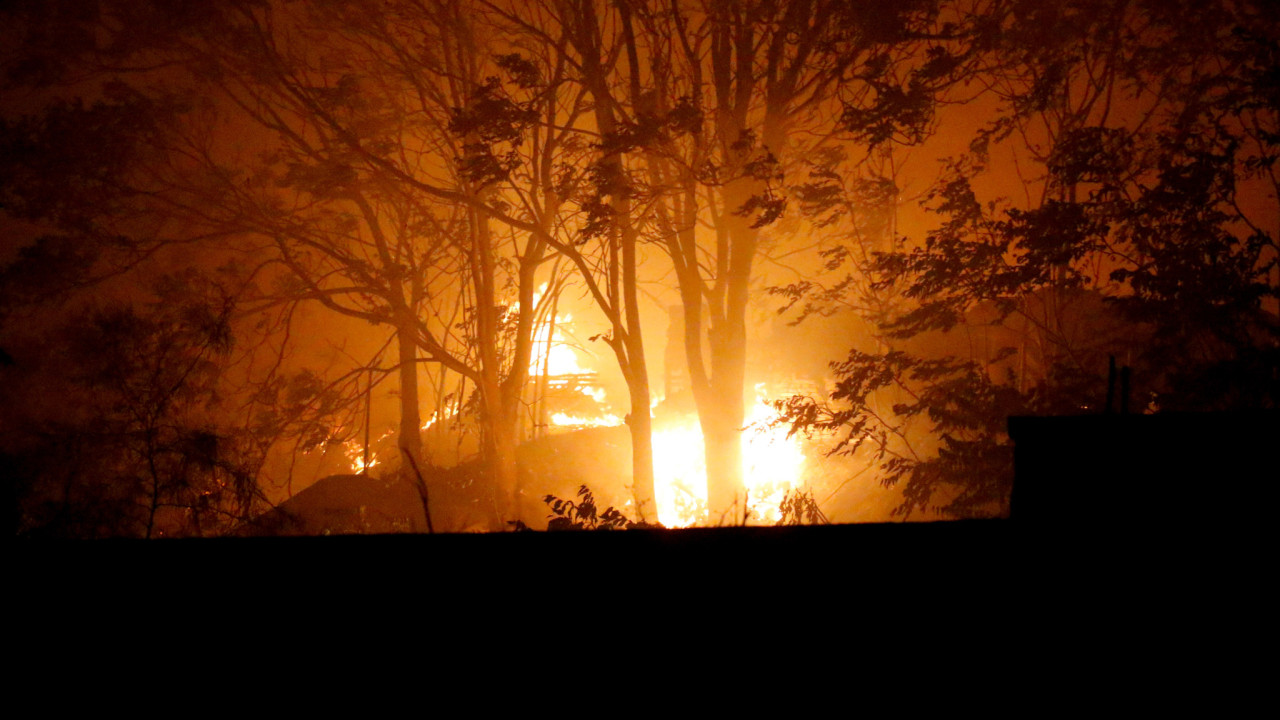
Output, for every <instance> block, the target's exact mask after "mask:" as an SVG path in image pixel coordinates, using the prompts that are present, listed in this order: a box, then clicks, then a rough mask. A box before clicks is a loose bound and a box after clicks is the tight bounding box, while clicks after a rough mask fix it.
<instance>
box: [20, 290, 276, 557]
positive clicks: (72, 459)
mask: <svg viewBox="0 0 1280 720" xmlns="http://www.w3.org/2000/svg"><path fill="white" fill-rule="evenodd" d="M161 295H162V297H163V298H164V300H163V301H161V302H158V303H157V304H155V305H153V306H150V307H143V308H139V307H136V306H132V305H126V304H109V305H104V306H101V307H95V308H91V309H89V310H87V311H85V312H84V313H82V314H81V315H80V316H78V317H76V318H75V319H74V320H72V321H71V322H69V323H67V324H66V325H65V326H64V327H63V328H61V329H60V331H59V337H58V338H57V339H56V342H57V343H58V344H59V345H61V346H62V347H63V348H64V350H63V352H64V353H65V355H64V357H62V358H60V359H59V360H60V361H59V360H55V361H54V362H53V363H52V364H53V367H40V366H38V365H33V364H31V363H30V362H29V361H28V362H20V363H16V364H15V366H14V367H12V368H8V369H7V370H6V372H7V373H14V374H16V373H19V372H24V373H26V376H25V378H24V379H25V381H27V382H47V378H42V377H41V374H42V373H47V372H53V373H55V374H57V375H59V376H61V380H62V382H61V384H60V385H61V387H60V388H59V390H58V391H57V395H56V397H51V398H46V401H47V402H58V403H65V404H67V407H69V408H74V411H64V412H62V413H61V414H60V415H58V416H56V417H53V418H50V419H43V420H42V419H41V418H40V416H39V415H35V416H31V415H30V414H29V415H28V417H27V418H26V422H25V423H24V425H25V428H24V429H25V432H24V436H25V440H24V439H22V438H18V439H14V440H12V441H14V442H18V443H21V444H22V447H21V449H20V450H19V451H18V452H16V453H15V457H16V462H17V464H18V465H19V467H20V468H21V469H22V473H21V477H22V483H21V492H20V499H19V500H20V503H19V504H20V506H21V508H22V517H21V518H20V520H19V528H18V530H19V532H20V533H21V534H29V535H54V536H71V537H98V536H127V537H156V536H160V535H205V534H217V533H219V532H221V531H223V530H225V529H227V528H229V527H231V526H232V525H234V524H235V523H236V522H239V521H241V520H243V519H244V518H246V517H247V516H248V515H249V513H250V512H251V511H252V510H253V508H254V507H255V501H257V500H258V499H259V496H258V488H257V477H256V468H257V465H258V464H259V463H260V462H261V455H260V453H259V452H258V450H259V448H258V447H257V445H256V444H255V442H254V441H253V440H254V438H253V437H252V434H251V433H247V432H246V431H245V430H244V429H237V428H235V427H229V426H225V425H222V424H220V423H219V420H218V417H219V415H218V408H219V406H220V404H221V402H222V400H223V395H222V393H223V388H222V374H223V370H224V367H225V364H226V361H227V359H228V356H229V353H230V351H231V349H232V343H233V341H232V337H231V335H230V325H229V319H230V316H231V313H232V310H233V307H234V304H233V303H231V302H230V300H229V299H227V298H222V299H221V300H219V301H217V302H212V303H206V302H199V301H197V300H196V299H195V298H192V297H189V296H188V297H186V298H185V302H175V300H176V296H174V295H172V293H171V292H165V291H163V289H162V292H161ZM24 360H25V359H24ZM25 405H26V408H27V412H28V413H31V412H32V408H31V407H30V400H28V401H27V402H26V404H25ZM15 410H16V409H15ZM11 417H12V416H11ZM14 419H16V418H14Z"/></svg>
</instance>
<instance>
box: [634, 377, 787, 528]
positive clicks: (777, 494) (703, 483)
mask: <svg viewBox="0 0 1280 720" xmlns="http://www.w3.org/2000/svg"><path fill="white" fill-rule="evenodd" d="M761 389H762V388H761V387H760V386H757V388H756V392H757V397H756V403H755V406H754V407H753V408H752V409H751V412H750V415H749V416H748V417H747V428H746V430H744V431H743V436H742V477H743V482H744V484H745V485H746V488H747V507H748V509H749V510H750V513H751V514H750V517H751V519H752V520H753V521H755V522H763V523H772V522H775V521H777V520H778V519H779V517H780V516H781V512H780V510H779V507H778V506H779V504H780V503H781V502H782V498H783V496H784V495H785V493H786V492H787V490H790V489H794V488H797V487H799V485H800V483H801V479H802V472H803V470H804V461H805V458H804V452H803V451H802V450H801V448H800V445H799V443H797V442H796V440H795V438H788V437H787V430H786V428H783V427H770V426H769V422H770V421H772V420H774V419H776V418H777V411H776V410H774V409H773V408H772V407H770V406H769V405H768V404H767V403H766V402H765V399H764V397H763V396H762V395H761ZM703 453H704V450H703V444H702V428H701V427H700V426H699V425H698V421H697V418H696V417H688V418H685V419H684V420H682V421H681V422H680V423H678V424H676V425H672V426H667V427H665V428H662V429H660V430H654V433H653V475H654V479H653V482H654V494H655V495H656V496H657V497H656V501H657V504H658V521H659V522H661V523H662V524H663V525H665V526H667V527H689V526H692V525H696V524H698V523H700V522H707V521H708V520H709V518H707V517H706V507H707V480H706V478H707V466H706V458H705V456H704V454H703Z"/></svg>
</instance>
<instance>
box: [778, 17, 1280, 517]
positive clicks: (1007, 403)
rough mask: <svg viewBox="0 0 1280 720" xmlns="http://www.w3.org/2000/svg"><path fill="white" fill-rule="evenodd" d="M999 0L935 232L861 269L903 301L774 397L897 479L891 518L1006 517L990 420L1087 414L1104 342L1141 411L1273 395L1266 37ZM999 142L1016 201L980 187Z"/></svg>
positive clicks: (1221, 24)
mask: <svg viewBox="0 0 1280 720" xmlns="http://www.w3.org/2000/svg"><path fill="white" fill-rule="evenodd" d="M1010 8H1011V12H1012V14H1011V15H1010V16H1008V17H1006V18H1003V19H1002V18H1000V17H999V16H993V18H992V22H993V23H995V27H1000V30H999V31H998V32H996V33H994V34H993V35H992V43H993V44H992V46H991V54H990V56H989V58H990V63H989V64H988V65H987V67H986V68H984V71H983V72H984V73H985V74H986V76H987V77H988V79H989V87H990V88H991V89H992V92H993V93H994V94H995V95H996V96H997V98H998V100H999V101H1000V102H1001V109H1000V112H999V113H998V114H997V115H996V116H994V118H993V119H992V120H990V121H989V122H988V124H987V125H986V126H984V127H983V128H982V129H981V130H980V131H979V132H978V134H977V137H976V139H975V140H974V142H973V143H972V145H971V147H970V152H969V153H966V154H964V155H962V156H959V157H956V158H953V159H952V160H951V161H950V162H949V163H948V164H947V165H946V168H945V172H944V174H943V176H942V178H941V180H940V182H939V183H938V184H937V185H936V186H935V187H934V188H933V189H932V190H931V191H930V192H929V193H928V194H927V195H926V198H925V202H926V206H927V207H928V208H929V209H930V210H931V211H932V212H934V213H935V214H936V215H937V216H938V218H939V222H938V224H937V226H936V227H935V229H933V230H932V231H930V232H929V233H928V234H927V236H926V237H925V238H924V239H923V242H922V243H917V242H912V241H910V240H908V239H905V238H900V239H898V240H897V241H896V244H895V247H894V248H893V249H892V250H891V251H889V252H885V253H880V254H877V255H875V256H873V257H872V258H871V259H870V261H869V262H867V263H866V264H865V265H863V266H862V267H861V268H860V269H861V271H863V272H865V273H866V274H867V275H868V276H869V277H870V278H872V281H873V282H872V289H873V290H875V291H877V292H879V293H882V294H883V295H885V296H896V297H899V298H902V299H904V300H906V301H907V302H908V303H910V304H908V305H907V306H906V307H904V308H902V309H901V311H899V312H896V313H894V314H892V315H891V316H889V317H886V318H884V319H883V321H882V323H881V326H880V327H881V332H882V335H881V336H880V338H878V341H877V347H876V348H875V349H874V350H873V349H870V348H862V349H854V350H852V351H851V352H850V353H849V355H848V357H847V358H846V359H845V360H844V361H843V362H839V363H835V364H833V366H832V368H833V370H834V372H835V375H836V377H837V386H836V389H835V391H834V392H833V393H832V394H831V395H830V396H829V397H827V398H804V397H797V398H792V399H790V400H788V401H785V402H783V403H780V408H781V410H782V411H783V413H784V415H785V416H786V417H787V418H788V420H789V421H790V422H791V423H792V425H793V432H801V431H804V432H826V433H832V434H834V436H835V440H834V444H833V447H832V451H833V452H838V453H847V454H860V456H861V457H863V458H864V459H865V460H866V462H868V463H872V464H875V465H876V466H877V467H878V469H879V470H880V479H881V481H882V482H883V483H884V484H886V485H893V486H899V487H901V490H902V492H903V502H902V504H901V505H900V507H899V508H898V509H897V512H898V513H899V514H901V515H904V516H906V515H910V514H911V513H913V512H921V511H925V512H939V513H942V514H944V515H949V516H962V517H971V516H987V515H993V514H1001V513H1004V512H1006V511H1007V507H1008V495H1009V490H1010V488H1011V483H1012V452H1011V451H1012V448H1011V445H1010V442H1009V438H1008V436H1007V434H1006V422H1007V418H1008V417H1009V416H1010V415H1050V414H1052V415H1059V414H1073V413H1080V412H1099V411H1102V410H1103V408H1104V402H1103V399H1102V396H1103V394H1104V392H1103V391H1104V389H1105V388H1106V386H1107V360H1108V356H1113V357H1117V358H1120V359H1121V362H1122V363H1124V364H1127V365H1131V366H1132V369H1133V377H1134V387H1133V390H1132V393H1133V395H1134V396H1135V398H1136V400H1137V402H1136V403H1135V406H1136V407H1137V408H1139V409H1144V410H1147V411H1154V410H1157V409H1163V410H1169V409H1177V410H1224V409H1240V408H1276V407H1278V406H1280V372H1278V370H1277V369H1278V368H1280V320H1278V318H1277V314H1276V310H1275V308H1276V303H1277V300H1278V299H1280V285H1278V284H1277V281H1276V277H1277V275H1276V269H1277V257H1278V255H1280V246H1278V245H1277V238H1276V236H1275V234H1274V233H1275V229H1274V228H1270V229H1267V228H1269V227H1270V226H1269V225H1267V222H1266V221H1264V220H1263V218H1265V217H1266V213H1267V212H1271V213H1274V211H1275V205H1274V202H1275V197H1276V194H1275V191H1276V189H1277V184H1276V176H1275V175H1274V173H1272V172H1271V171H1270V166H1271V164H1272V162H1273V159H1274V158H1275V157H1276V156H1277V153H1278V151H1280V134H1277V129H1280V126H1278V125H1277V122H1278V120H1280V119H1278V118H1277V114H1276V110H1275V106H1274V103H1273V102H1269V101H1266V100H1263V99H1262V98H1264V97H1271V98H1274V94H1273V87H1274V77H1275V73H1276V66H1277V59H1278V58H1280V53H1278V52H1277V47H1280V46H1277V41H1276V38H1275V36H1274V33H1273V32H1268V31H1267V30H1266V28H1265V20H1263V19H1262V17H1261V15H1259V14H1258V11H1259V8H1256V7H1254V5H1253V4H1251V3H1241V4H1239V5H1238V6H1237V5H1233V6H1231V8H1229V9H1226V10H1223V9H1213V8H1206V7H1202V5H1201V4H1199V3H1190V4H1187V5H1185V6H1179V7H1177V8H1172V7H1166V6H1165V5H1164V4H1159V3H1151V4H1148V3H1137V4H1133V3H1129V4H1126V3H1119V2H1117V3H1109V2H1104V3H1091V2H1079V3H1075V2H1071V3H1054V4H1045V3H1037V2H1025V3H1022V2H1015V3H1013V4H1012V5H1011V6H1010ZM1201 10H1212V11H1211V12H1207V13H1206V14H1205V15H1204V17H1203V18H1201V17H1200V16H1199V15H1196V17H1197V20H1196V21H1195V22H1188V18H1190V17H1191V16H1192V15H1193V14H1195V13H1198V12H1199V11H1201ZM1000 23H1009V24H1007V25H1004V26H1003V27H1001V26H1000ZM1264 68H1265V69H1264ZM1120 107H1123V108H1124V111H1123V112H1121V111H1119V110H1118V109H1117V108H1120ZM1015 138H1016V140H1017V141H1016V142H1015ZM999 154H1004V155H1005V156H1006V157H1007V156H1009V155H1012V156H1013V160H1014V161H1017V162H1020V163H1022V165H1021V166H1020V167H1021V168H1022V170H1021V172H1022V174H1021V177H1022V181H1023V183H1024V185H1026V192H1025V197H1026V203H1025V204H1023V205H1017V204H1015V203H1014V202H1013V201H1011V200H1009V199H1007V198H1000V197H995V198H990V197H989V195H990V191H989V190H987V189H985V188H986V184H987V176H988V173H989V172H991V170H992V169H993V168H994V167H996V160H995V159H994V158H996V157H997V156H998V155H999ZM1004 162H1006V163H1007V162H1009V160H1005V161H1004ZM1028 166H1030V167H1034V168H1036V169H1037V170H1038V171H1039V172H1040V174H1038V175H1035V174H1030V173H1027V171H1026V168H1027V167H1028ZM1264 167H1265V168H1267V169H1266V170H1263V169H1262V168H1264ZM1245 193H1249V194H1250V202H1253V203H1256V202H1257V198H1260V197H1262V196H1263V195H1264V194H1266V195H1269V196H1270V198H1271V199H1270V200H1269V201H1268V203H1269V204H1268V205H1266V207H1265V208H1264V209H1259V208H1258V207H1254V206H1251V205H1250V202H1246V201H1245V199H1244V194H1245ZM849 257H854V254H853V253H850V254H849ZM800 290H801V292H786V291H783V292H779V293H778V294H781V295H784V296H786V297H788V298H789V299H791V301H792V302H793V303H794V302H796V301H798V300H799V299H801V298H805V297H812V294H809V295H806V294H805V293H804V292H802V291H803V290H804V288H800ZM975 337H976V338H980V343H978V347H980V348H982V349H975V343H974V342H973V338H975Z"/></svg>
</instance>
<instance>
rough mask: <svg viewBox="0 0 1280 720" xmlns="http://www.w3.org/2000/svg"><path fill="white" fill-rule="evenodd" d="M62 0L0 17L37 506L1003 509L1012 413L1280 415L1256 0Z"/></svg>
mask: <svg viewBox="0 0 1280 720" xmlns="http://www.w3.org/2000/svg"><path fill="white" fill-rule="evenodd" d="M74 5H76V3H75V2H73V1H72V0H66V1H65V2H63V1H59V2H48V3H41V2H23V3H5V4H2V5H0V28H3V33H0V37H3V42H0V222H2V223H3V226H2V227H0V229H2V230H3V232H0V243H3V244H2V245H0V421H3V424H4V427H5V428H6V432H5V433H0V458H4V459H5V462H6V463H9V464H10V465H11V466H12V468H14V472H15V473H16V474H17V475H16V476H18V477H19V480H18V481H16V482H15V484H14V485H13V488H15V490H14V494H15V496H16V501H15V503H16V505H15V512H14V516H15V517H16V518H17V520H16V521H15V522H16V523H17V525H18V533H19V534H32V535H41V536H51V537H72V538H75V537H115V536H123V537H139V538H152V537H161V536H168V537H171V536H184V535H188V536H210V535H218V534H230V533H237V532H240V531H241V529H242V528H244V527H248V526H250V525H252V524H253V523H254V522H256V519H257V518H261V517H266V516H269V515H271V514H272V513H273V512H274V511H275V510H276V509H277V506H278V505H280V504H282V503H287V502H291V501H293V500H294V499H295V498H296V497H297V496H299V495H300V494H303V493H306V492H308V489H309V488H311V487H323V488H324V489H325V492H316V493H315V494H314V495H313V496H312V498H313V499H315V498H317V497H320V496H324V497H329V495H327V494H326V493H329V492H330V491H335V490H336V491H339V492H334V493H333V495H334V496H335V497H336V496H341V495H342V492H340V491H341V490H343V489H344V488H345V489H350V488H355V487H358V486H361V483H367V484H369V485H371V486H372V485H374V484H376V485H377V486H378V487H377V488H376V489H377V490H378V491H379V492H382V491H385V492H386V493H387V496H388V497H392V496H394V497H395V498H397V499H396V501H395V502H396V503H399V504H400V505H404V503H405V501H404V500H403V498H406V497H407V498H409V500H408V501H407V502H408V503H409V505H411V506H412V508H411V509H412V510H413V511H414V512H418V511H421V510H422V508H420V507H418V503H420V504H421V505H422V506H428V505H430V506H431V508H432V509H431V511H430V512H424V515H425V521H427V522H423V523H422V524H421V525H423V526H426V525H428V522H429V521H432V520H433V515H434V521H435V524H434V526H432V527H434V529H433V530H432V532H435V531H436V530H440V531H443V532H503V531H507V530H510V529H511V528H512V527H513V526H514V527H517V528H523V527H529V528H533V529H539V528H540V527H545V525H542V524H541V521H543V520H545V518H546V516H547V507H546V505H547V503H546V502H545V501H546V499H547V498H571V497H586V496H587V491H585V490H582V491H581V494H575V493H579V491H580V490H581V488H583V487H584V486H589V488H590V491H591V492H592V493H593V497H594V498H595V501H598V502H599V506H600V509H602V510H603V509H604V508H607V507H613V508H616V509H618V510H620V511H622V512H625V513H627V514H628V517H629V520H632V521H634V522H635V523H636V524H639V525H641V526H643V525H649V524H653V523H660V524H662V525H664V526H667V527H672V528H674V527H693V526H726V525H743V524H747V525H768V524H774V523H782V524H792V523H808V522H828V521H834V522H837V523H853V522H888V521H894V520H904V519H906V520H944V519H962V518H965V519H967V518H986V519H990V518H1000V517H1005V516H1007V515H1008V514H1009V512H1010V504H1011V497H1012V483H1013V452H1012V440H1011V437H1010V434H1009V431H1008V427H1009V425H1008V420H1009V418H1010V417H1022V416H1038V415H1047V416H1056V415H1065V414H1082V413H1083V414H1098V415H1106V414H1110V413H1124V412H1134V413H1138V412H1143V413H1147V412H1149V413H1168V412H1201V413H1225V412H1236V411H1266V412H1275V411H1276V408H1277V406H1278V405H1280V384H1278V382H1277V378H1280V242H1278V241H1277V238H1278V237H1280V173H1278V172H1277V168H1280V161H1278V160H1277V158H1280V110H1278V109H1277V107H1276V103H1275V98H1276V97H1277V96H1280V90H1277V78H1280V72H1277V68H1278V67H1280V24H1277V21H1276V18H1275V13H1274V11H1273V9H1272V8H1271V7H1270V5H1269V4H1267V3H1264V2H1261V0H1187V2H1179V3H1168V2H1163V1H1162V0H1061V1H1060V2H1049V1H1047V0H940V1H935V0H898V1H896V2H892V3H890V2H872V1H870V0H868V1H866V2H850V1H849V0H795V1H794V2H772V1H764V0H671V1H668V0H625V1H621V0H618V1H612V2H606V1H604V0H573V1H571V2H569V1H562V0H529V1H527V0H431V1H430V2H419V1H417V0H330V1H327V2H323V3H321V2H285V1H283V0H261V1H257V2H242V1H240V0H207V2H200V3H196V4H190V3H178V2H165V1H160V0H94V2H92V3H86V5H85V7H87V8H91V11H84V12H81V11H78V10H77V11H71V10H69V9H68V8H71V6H74ZM188 5H190V7H188ZM196 6H198V8H199V9H198V10H192V9H191V7H196ZM375 481H376V483H375ZM343 483H347V485H345V486H344V485H343ZM370 492H372V490H371V491H370ZM397 493H398V494H397ZM428 496H430V500H428V499H427V498H428ZM784 498H787V499H785V500H784ZM797 498H799V499H797ZM595 501H593V506H594V502H595ZM316 502H319V500H316ZM303 504H305V503H303ZM375 505H377V503H373V504H370V503H366V502H363V501H362V503H361V504H358V506H359V507H374V506H375ZM819 506H821V507H819ZM797 508H801V510H797ZM380 512H382V511H381V510H380ZM389 512H390V511H389ZM397 512H398V511H397ZM406 512H407V511H406ZM383 514H384V515H387V517H388V518H391V519H389V520H387V524H385V525H384V526H383V527H384V528H393V527H394V528H403V527H407V526H413V527H419V525H414V524H413V523H412V522H408V524H407V525H406V523H405V522H401V521H404V520H405V517H401V516H396V517H394V518H392V517H391V515H394V514H395V513H394V512H391V513H390V514H389V515H388V514H387V513H383ZM802 514H803V515H804V518H801V517H800V515H802ZM615 518H616V516H615ZM393 521H394V522H393ZM397 523H398V524H397ZM397 531H398V530H397ZM699 534H701V533H699V532H694V533H686V535H699Z"/></svg>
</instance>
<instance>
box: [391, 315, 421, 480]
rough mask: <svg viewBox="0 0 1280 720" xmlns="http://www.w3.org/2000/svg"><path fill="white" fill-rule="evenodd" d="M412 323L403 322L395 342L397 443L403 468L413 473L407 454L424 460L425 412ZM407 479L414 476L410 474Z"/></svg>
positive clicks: (404, 471)
mask: <svg viewBox="0 0 1280 720" xmlns="http://www.w3.org/2000/svg"><path fill="white" fill-rule="evenodd" d="M413 332H414V327H413V324H412V323H411V322H410V323H408V324H405V323H401V324H400V325H399V326H398V327H397V328H396V343H397V344H398V345H399V350H400V365H399V373H400V438H399V442H398V443H397V444H398V445H399V446H400V453H401V455H402V459H401V465H400V472H401V473H412V472H413V469H412V467H411V465H410V463H409V461H408V460H407V459H405V458H404V456H408V457H412V458H413V461H414V462H415V463H417V464H418V465H419V466H421V463H422V415H421V411H420V410H419V397H418V344H417V343H416V342H414V341H413V340H412V339H410V338H412V337H413ZM405 477H406V479H409V480H415V479H416V478H414V477H413V476H412V475H411V474H410V475H406V476H405Z"/></svg>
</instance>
